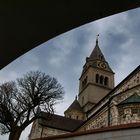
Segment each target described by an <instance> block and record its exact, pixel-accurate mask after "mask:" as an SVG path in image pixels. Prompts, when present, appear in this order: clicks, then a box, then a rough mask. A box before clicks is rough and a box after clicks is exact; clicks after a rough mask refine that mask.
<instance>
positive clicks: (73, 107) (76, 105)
mask: <svg viewBox="0 0 140 140" xmlns="http://www.w3.org/2000/svg"><path fill="white" fill-rule="evenodd" d="M71 110H77V111H80V112H83V110H82V108H81V106H80V104H79V102H78V100H77V97H76V98H75V100H74V101H73V103H72V104H71V105H70V106H69V107H68V109H67V110H66V111H71ZM66 111H65V112H66Z"/></svg>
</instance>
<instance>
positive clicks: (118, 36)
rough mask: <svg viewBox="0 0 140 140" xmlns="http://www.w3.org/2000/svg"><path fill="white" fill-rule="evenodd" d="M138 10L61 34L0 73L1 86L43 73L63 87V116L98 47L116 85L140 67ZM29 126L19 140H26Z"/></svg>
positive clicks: (1, 138)
mask: <svg viewBox="0 0 140 140" xmlns="http://www.w3.org/2000/svg"><path fill="white" fill-rule="evenodd" d="M139 15H140V8H137V9H134V10H130V11H127V12H123V13H120V14H116V15H113V16H109V17H106V18H103V19H100V20H97V21H94V22H91V23H88V24H86V25H83V26H80V27H78V28H76V29H73V30H71V31H69V32H66V33H64V34H61V35H59V36H57V37H55V38H53V39H51V40H49V41H47V42H45V43H43V44H41V45H40V46H37V47H36V48H35V49H32V50H31V51H29V52H27V53H26V54H24V55H22V56H21V57H19V58H18V59H16V60H15V61H13V62H12V63H10V64H9V65H7V66H6V67H5V68H3V69H2V70H1V71H0V83H3V82H6V81H11V80H15V79H16V78H18V77H21V76H23V74H25V73H26V72H28V71H31V70H32V71H36V70H39V71H42V72H45V73H46V74H49V75H51V76H53V77H55V78H57V80H58V81H59V83H60V84H61V85H62V86H63V87H64V91H65V96H64V100H63V101H61V102H59V104H57V105H56V106H55V112H56V113H57V114H60V115H63V112H64V111H65V110H66V109H67V107H68V106H69V105H70V104H71V103H72V102H73V100H74V99H75V96H76V95H77V94H78V88H79V77H80V74H81V71H82V67H83V65H84V64H85V59H86V57H88V56H89V55H90V53H91V51H92V50H93V48H94V47H95V40H96V35H97V34H100V36H99V47H100V49H101V50H102V52H103V54H104V56H105V58H106V60H107V61H108V63H109V64H110V66H111V68H112V69H113V71H114V72H115V85H117V84H118V83H119V82H121V81H122V80H123V79H124V78H125V77H126V76H127V75H128V74H129V73H130V72H132V71H133V70H134V69H135V68H136V67H137V66H138V65H140V61H139V60H140V59H139V57H140V16H139ZM29 132H30V126H29V127H28V128H27V129H25V131H24V132H23V133H22V136H21V138H20V140H27V139H28V138H27V137H28V134H29ZM7 139H8V137H7V136H0V140H7Z"/></svg>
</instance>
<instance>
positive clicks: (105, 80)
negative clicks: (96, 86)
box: [104, 77, 108, 86]
mask: <svg viewBox="0 0 140 140" xmlns="http://www.w3.org/2000/svg"><path fill="white" fill-rule="evenodd" d="M104 85H105V86H107V85H108V77H105V79H104Z"/></svg>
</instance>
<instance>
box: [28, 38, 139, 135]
mask: <svg viewBox="0 0 140 140" xmlns="http://www.w3.org/2000/svg"><path fill="white" fill-rule="evenodd" d="M64 114H65V117H64V118H63V119H65V118H67V119H69V121H71V122H72V123H73V124H76V123H77V125H75V127H74V128H73V129H69V130H68V129H67V127H64V128H65V129H63V130H62V129H60V127H59V128H52V127H51V126H49V127H47V126H46V127H43V126H40V125H39V123H38V121H35V122H34V123H33V126H32V130H31V134H30V137H31V138H38V137H47V136H50V135H60V134H64V133H72V132H79V131H85V130H91V129H97V128H105V127H110V126H118V125H124V124H130V123H139V122H140V66H139V67H137V68H136V69H135V70H134V71H133V72H132V73H130V74H129V75H128V76H127V77H126V78H125V79H124V80H123V81H122V82H121V83H120V84H118V85H117V86H116V87H114V72H113V71H112V69H111V68H110V66H109V64H108V62H107V61H106V60H105V57H104V55H103V54H102V52H101V50H100V48H99V46H98V40H96V45H95V48H94V50H93V51H92V53H91V55H90V57H88V58H86V63H85V65H84V66H83V71H82V74H81V77H80V79H79V94H78V99H77V97H76V99H75V100H74V101H73V103H72V104H71V105H70V106H69V107H68V109H66V111H65V112H64ZM72 119H74V120H75V122H73V120H72ZM61 121H62V119H61ZM65 121H66V119H65ZM79 121H83V122H79ZM62 122H63V121H62ZM70 125H71V124H70ZM70 125H69V126H70Z"/></svg>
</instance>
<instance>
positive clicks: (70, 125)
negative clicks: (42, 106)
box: [39, 112, 83, 132]
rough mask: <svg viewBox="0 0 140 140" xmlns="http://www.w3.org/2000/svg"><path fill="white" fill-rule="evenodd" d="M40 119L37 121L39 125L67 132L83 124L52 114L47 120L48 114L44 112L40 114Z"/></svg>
mask: <svg viewBox="0 0 140 140" xmlns="http://www.w3.org/2000/svg"><path fill="white" fill-rule="evenodd" d="M41 117H42V118H41V119H39V124H40V125H42V126H46V127H50V128H54V129H59V130H64V131H69V132H72V131H74V130H75V129H76V128H77V127H79V126H80V125H81V124H82V123H83V121H80V120H74V119H71V118H66V117H64V116H60V115H56V114H53V115H52V116H51V117H50V118H48V113H46V112H41Z"/></svg>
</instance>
